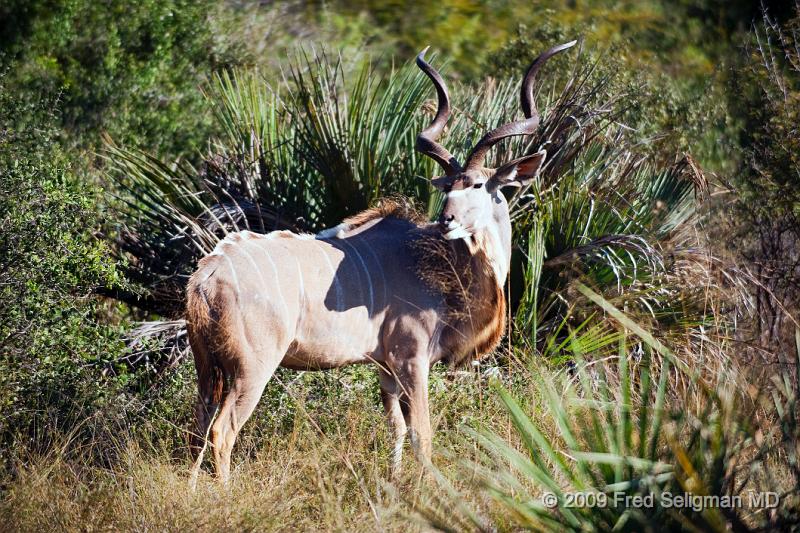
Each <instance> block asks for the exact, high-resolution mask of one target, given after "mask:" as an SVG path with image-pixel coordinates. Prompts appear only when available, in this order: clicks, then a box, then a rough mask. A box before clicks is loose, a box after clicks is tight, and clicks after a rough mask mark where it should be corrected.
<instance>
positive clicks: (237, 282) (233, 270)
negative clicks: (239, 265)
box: [223, 255, 241, 295]
mask: <svg viewBox="0 0 800 533" xmlns="http://www.w3.org/2000/svg"><path fill="white" fill-rule="evenodd" d="M223 257H224V258H225V261H227V262H228V266H230V267H231V277H233V284H234V285H235V286H236V294H237V295H238V294H239V292H240V291H241V289H240V288H239V278H238V277H237V276H236V269H235V268H233V261H231V258H230V257H228V256H227V255H223Z"/></svg>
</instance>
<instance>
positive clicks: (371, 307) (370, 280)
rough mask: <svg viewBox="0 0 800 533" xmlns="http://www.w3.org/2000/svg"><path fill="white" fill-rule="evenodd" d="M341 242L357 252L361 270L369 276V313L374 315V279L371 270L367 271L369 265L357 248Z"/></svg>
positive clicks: (345, 240) (342, 240)
mask: <svg viewBox="0 0 800 533" xmlns="http://www.w3.org/2000/svg"><path fill="white" fill-rule="evenodd" d="M341 242H342V243H344V244H346V245H347V246H349V247H350V248H351V249H352V250H353V252H355V254H356V257H358V261H359V262H360V263H361V268H363V269H364V274H366V275H367V284H368V288H369V313H370V314H372V313H373V311H374V309H375V301H374V300H373V296H372V278H371V277H370V275H369V270H368V269H367V264H366V263H365V262H364V258H363V257H361V254H360V253H358V250H357V249H356V247H355V246H353V245H352V244H350V243H349V242H347V239H341Z"/></svg>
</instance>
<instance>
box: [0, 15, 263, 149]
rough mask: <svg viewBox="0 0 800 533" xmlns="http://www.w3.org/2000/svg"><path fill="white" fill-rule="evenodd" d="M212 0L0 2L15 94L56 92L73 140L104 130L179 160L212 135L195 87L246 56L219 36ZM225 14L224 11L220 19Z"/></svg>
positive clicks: (92, 140)
mask: <svg viewBox="0 0 800 533" xmlns="http://www.w3.org/2000/svg"><path fill="white" fill-rule="evenodd" d="M217 11H218V9H217V7H216V3H215V2H212V1H208V0H206V1H201V2H194V1H186V0H169V1H166V2H164V1H156V0H146V1H144V2H136V3H130V2H100V3H98V2H92V1H89V0H58V1H56V2H50V1H35V2H30V1H27V0H25V1H22V2H16V1H14V2H11V3H10V4H6V5H4V6H3V7H2V8H0V19H2V20H5V21H7V23H6V24H4V25H3V31H0V35H2V37H0V47H2V50H3V51H4V56H5V57H3V58H2V59H4V60H5V61H6V62H7V63H10V64H13V66H14V68H13V70H12V72H11V73H10V75H9V76H8V78H7V79H6V82H5V83H6V86H7V87H8V88H9V89H10V90H14V91H18V92H19V93H21V94H22V93H24V94H27V95H29V96H30V97H32V98H34V99H35V98H39V97H41V96H45V97H48V98H52V97H55V95H57V94H60V99H61V104H60V109H61V112H60V113H59V116H58V120H60V122H61V124H62V125H63V127H64V129H65V130H66V132H67V135H68V141H67V144H69V145H74V144H78V145H79V146H80V147H88V148H94V147H97V146H99V142H100V134H101V133H106V134H108V135H111V136H112V137H114V138H123V137H124V138H125V140H126V143H128V144H129V145H135V146H143V147H147V148H148V149H154V150H156V151H157V152H158V153H164V154H170V155H171V156H177V155H179V154H187V153H188V154H192V153H193V152H194V151H195V150H196V149H198V148H199V147H201V146H203V144H204V143H205V141H206V139H207V137H208V135H209V128H210V125H211V124H210V122H209V115H208V113H205V112H204V106H203V99H202V94H201V92H200V90H199V85H200V84H201V83H202V82H203V81H204V80H206V79H207V76H208V75H209V74H210V73H211V72H214V71H216V70H219V69H223V68H226V67H227V66H230V65H231V64H236V63H238V62H240V61H247V59H248V57H247V54H246V53H245V51H244V50H243V49H241V48H239V49H238V50H237V49H236V44H237V42H236V41H235V40H233V39H231V40H222V39H221V38H220V36H219V35H218V34H217V33H216V32H215V25H216V23H217V19H215V18H214V17H213V15H214V14H215V13H217ZM220 18H221V17H220Z"/></svg>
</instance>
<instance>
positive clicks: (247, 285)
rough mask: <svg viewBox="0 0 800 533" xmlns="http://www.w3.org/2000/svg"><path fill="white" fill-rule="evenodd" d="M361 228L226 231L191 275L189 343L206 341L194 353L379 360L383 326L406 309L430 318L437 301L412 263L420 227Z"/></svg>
mask: <svg viewBox="0 0 800 533" xmlns="http://www.w3.org/2000/svg"><path fill="white" fill-rule="evenodd" d="M366 226H368V227H365V228H360V229H357V230H355V231H353V232H352V234H351V235H348V236H346V237H345V238H334V239H315V238H314V237H313V236H311V235H297V234H293V233H291V232H288V231H280V232H273V233H270V234H268V235H259V234H255V233H252V232H240V233H235V234H231V235H229V236H228V237H227V238H226V239H224V240H223V241H221V242H220V243H219V245H218V246H217V248H216V249H215V251H214V252H213V253H212V254H210V255H208V256H207V257H205V258H204V259H203V260H201V262H200V264H199V268H198V270H197V271H196V272H195V274H194V275H193V276H192V278H191V280H190V282H189V286H188V291H187V321H188V325H189V330H190V338H191V339H192V346H193V348H194V346H195V345H196V344H205V346H204V347H203V348H201V349H200V351H201V352H202V351H205V352H207V353H208V356H209V357H210V358H212V359H213V362H214V363H216V364H219V365H224V366H226V367H227V366H231V367H234V366H236V365H240V364H243V362H242V359H243V358H250V359H254V360H256V361H258V360H260V359H262V358H265V357H267V358H273V357H277V356H278V354H279V356H280V361H279V363H280V364H281V365H282V366H286V367H289V368H297V369H320V368H331V367H339V366H343V365H347V364H352V363H366V362H371V361H376V360H377V361H380V360H382V359H383V350H384V348H385V347H384V346H382V343H381V340H382V332H384V331H385V330H386V328H390V327H391V324H392V322H393V321H396V320H402V319H403V317H405V316H408V315H409V314H411V315H415V317H417V318H419V317H420V316H421V315H425V314H429V315H430V316H431V320H433V323H434V324H435V315H436V313H437V312H438V310H439V309H440V308H441V303H442V302H441V299H440V298H439V297H437V296H436V295H435V294H434V293H433V292H432V291H430V290H429V288H428V287H426V286H425V285H424V283H423V282H422V280H420V277H419V275H418V273H417V270H416V262H415V259H414V257H413V256H414V254H413V242H414V240H415V239H416V238H418V235H417V232H418V231H419V229H418V228H417V226H416V225H415V224H413V223H411V222H409V221H406V220H402V219H394V218H384V219H379V220H375V221H371V222H370V223H369V224H368V225H366ZM434 327H435V326H434ZM195 351H197V350H195Z"/></svg>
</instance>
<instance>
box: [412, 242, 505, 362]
mask: <svg viewBox="0 0 800 533" xmlns="http://www.w3.org/2000/svg"><path fill="white" fill-rule="evenodd" d="M412 248H413V249H412V253H414V255H415V258H416V261H417V269H418V274H419V276H420V278H421V279H422V280H423V281H425V283H426V285H427V286H428V287H429V288H430V289H431V290H432V291H435V292H437V293H439V294H442V295H443V297H444V301H445V305H446V307H447V310H446V313H445V321H446V326H445V328H444V330H443V332H442V347H443V351H444V352H445V357H444V361H446V362H448V363H449V364H451V365H453V366H459V365H463V364H465V363H466V362H467V361H469V360H474V359H479V358H480V357H482V356H483V355H485V354H487V353H489V352H491V351H492V350H493V349H494V348H495V347H496V346H497V344H498V343H499V342H500V339H501V338H502V337H503V332H504V331H505V316H506V301H505V296H504V294H503V289H502V287H501V286H500V284H499V283H498V281H497V278H496V276H495V274H494V270H493V269H492V266H491V264H490V263H489V260H488V258H487V256H486V254H485V253H484V251H483V250H482V249H480V248H479V249H478V250H477V251H475V252H474V253H473V252H472V251H470V249H469V247H468V245H467V244H466V243H465V242H464V241H463V240H457V241H448V240H445V239H444V238H442V237H441V235H439V234H438V233H436V232H428V231H424V230H423V232H421V236H420V238H419V239H417V240H416V241H414V243H413V245H412Z"/></svg>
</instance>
